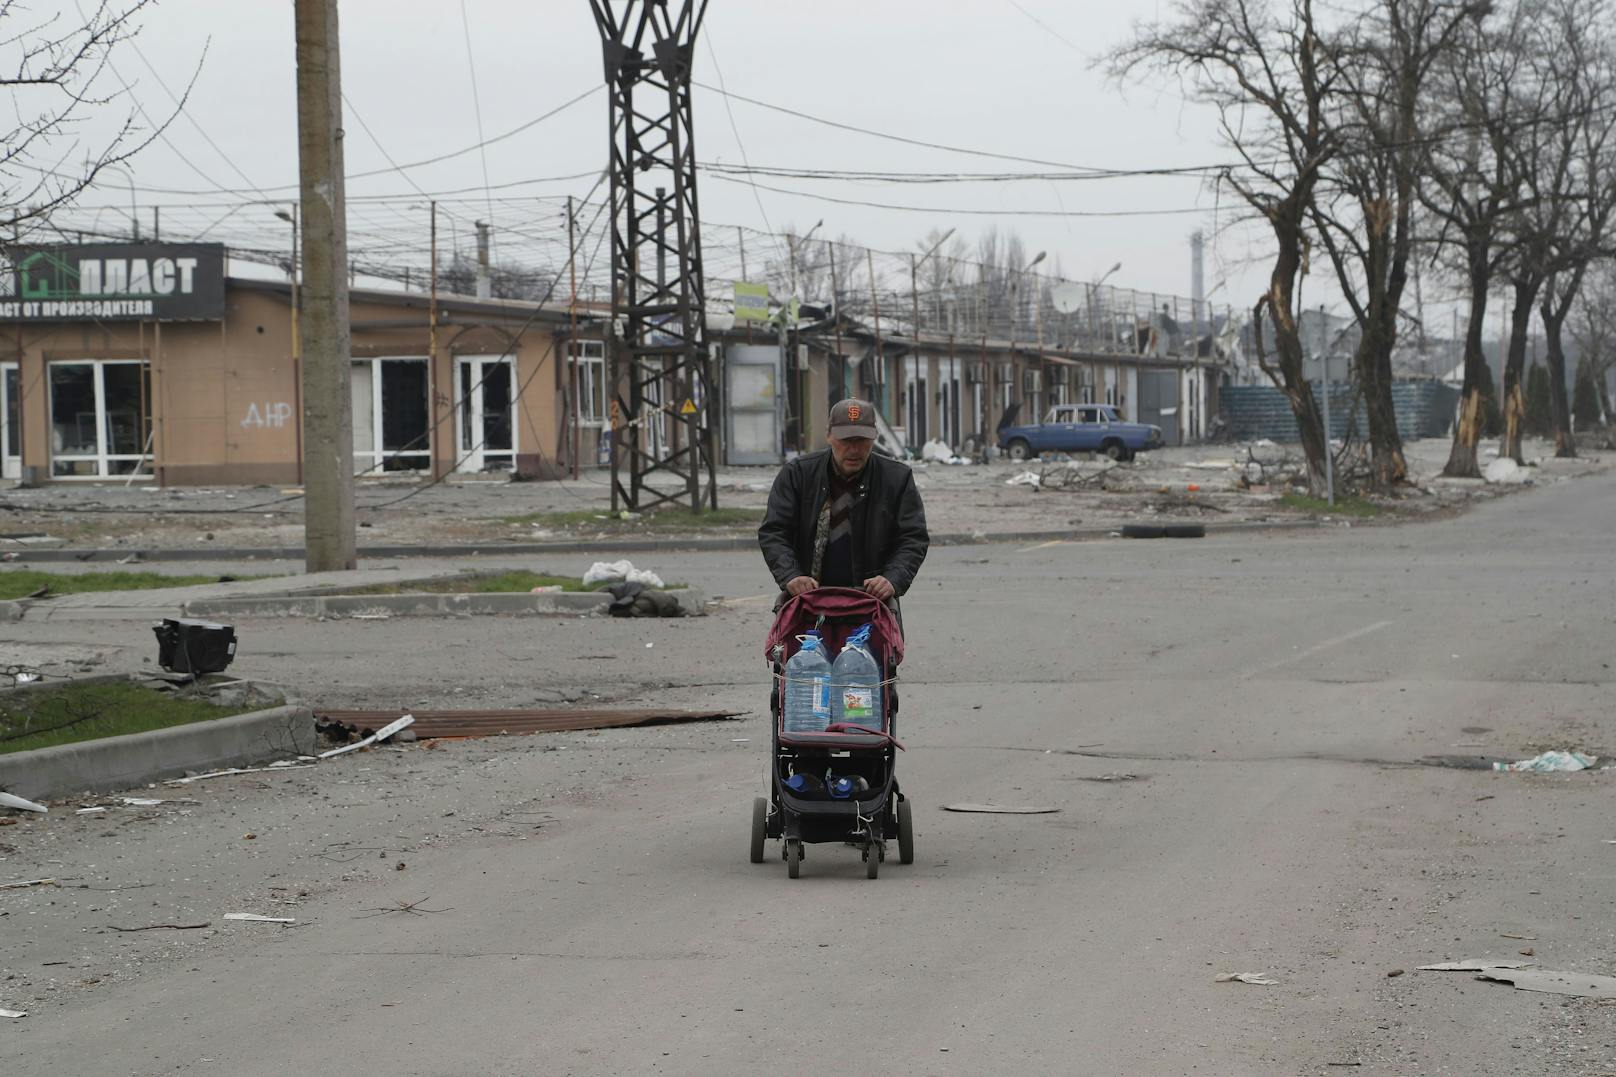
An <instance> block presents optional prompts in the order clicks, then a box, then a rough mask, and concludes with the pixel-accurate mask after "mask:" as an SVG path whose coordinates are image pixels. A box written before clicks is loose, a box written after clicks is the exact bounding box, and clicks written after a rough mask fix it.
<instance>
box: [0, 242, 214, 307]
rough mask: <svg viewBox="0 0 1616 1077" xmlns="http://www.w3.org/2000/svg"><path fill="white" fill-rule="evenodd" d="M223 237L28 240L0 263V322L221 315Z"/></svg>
mask: <svg viewBox="0 0 1616 1077" xmlns="http://www.w3.org/2000/svg"><path fill="white" fill-rule="evenodd" d="M223 318H224V245H223V244H222V243H86V244H79V245H74V246H63V247H25V248H15V249H13V250H11V251H9V252H8V253H7V255H6V257H5V258H4V260H3V262H0V321H23V322H89V321H95V322H109V321H165V322H169V321H173V322H179V321H220V320H222V319H223Z"/></svg>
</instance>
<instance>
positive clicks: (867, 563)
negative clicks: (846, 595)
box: [758, 400, 930, 608]
mask: <svg viewBox="0 0 1616 1077" xmlns="http://www.w3.org/2000/svg"><path fill="white" fill-rule="evenodd" d="M875 436H876V428H875V406H874V405H873V404H871V403H870V402H869V401H867V400H842V401H840V402H838V403H837V404H836V405H835V406H834V407H832V408H831V411H830V429H829V431H828V432H827V436H826V438H825V443H826V447H825V448H824V449H821V450H819V451H817V452H811V453H806V454H804V455H802V456H799V457H797V458H796V459H795V460H792V461H791V462H789V463H787V464H786V465H785V466H784V467H782V468H781V469H780V473H779V474H778V475H777V476H775V480H774V487H773V488H772V489H771V490H770V491H769V508H768V512H767V513H766V514H765V515H764V518H763V524H762V526H760V527H759V528H758V545H759V547H761V548H762V550H763V560H764V562H765V563H767V564H768V566H769V571H770V572H771V573H772V574H773V575H774V579H775V582H776V583H778V584H779V585H780V590H781V592H782V594H781V598H780V601H781V602H784V601H785V600H786V599H787V598H788V597H789V598H795V597H796V596H798V595H800V594H803V593H804V592H806V591H812V590H814V589H815V588H817V587H850V588H854V589H856V590H861V591H865V592H867V593H869V594H870V595H872V596H873V597H875V598H878V599H880V600H881V601H883V602H885V603H887V604H888V605H891V606H893V607H894V608H896V606H897V599H898V597H899V596H900V595H902V594H904V593H905V592H907V591H908V590H909V586H910V584H912V583H913V582H914V579H915V573H916V572H918V571H920V565H921V562H923V561H924V560H925V559H926V550H927V548H928V547H929V545H930V538H929V537H928V536H927V534H926V510H925V507H924V506H923V505H922V504H921V502H920V491H919V490H918V489H916V487H915V477H914V474H913V472H911V471H910V470H909V467H908V465H906V464H903V463H900V462H899V461H896V460H890V459H888V458H886V457H884V456H877V455H874V454H873V453H872V452H871V450H872V449H873V448H874V447H875Z"/></svg>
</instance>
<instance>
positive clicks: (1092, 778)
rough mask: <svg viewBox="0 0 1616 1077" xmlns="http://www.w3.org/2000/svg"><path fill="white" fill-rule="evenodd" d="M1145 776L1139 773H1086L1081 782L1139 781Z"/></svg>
mask: <svg viewBox="0 0 1616 1077" xmlns="http://www.w3.org/2000/svg"><path fill="white" fill-rule="evenodd" d="M1142 780H1143V777H1142V776H1141V775H1138V774H1132V773H1127V774H1086V775H1084V776H1083V777H1081V778H1079V779H1078V781H1080V782H1137V781H1142Z"/></svg>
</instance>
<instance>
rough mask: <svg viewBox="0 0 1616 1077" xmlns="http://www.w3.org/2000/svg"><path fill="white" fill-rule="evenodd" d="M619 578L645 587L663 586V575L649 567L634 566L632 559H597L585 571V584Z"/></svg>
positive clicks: (610, 581) (612, 580) (615, 580)
mask: <svg viewBox="0 0 1616 1077" xmlns="http://www.w3.org/2000/svg"><path fill="white" fill-rule="evenodd" d="M618 580H627V581H628V582H629V583H637V584H640V585H641V586H643V587H655V588H661V587H662V577H661V576H658V575H657V574H656V573H655V572H652V571H651V570H649V569H640V568H635V567H634V562H632V561H596V562H595V563H594V564H592V565H590V566H589V571H588V572H585V573H584V586H585V587H588V586H590V585H592V584H597V583H616V582H617V581H618Z"/></svg>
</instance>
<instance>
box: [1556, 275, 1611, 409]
mask: <svg viewBox="0 0 1616 1077" xmlns="http://www.w3.org/2000/svg"><path fill="white" fill-rule="evenodd" d="M1566 327H1567V329H1568V330H1569V331H1570V333H1571V339H1572V341H1573V342H1574V343H1575V344H1576V346H1577V370H1578V377H1586V378H1588V379H1589V380H1590V381H1592V382H1593V384H1594V389H1595V391H1596V392H1597V393H1598V394H1599V411H1600V414H1601V415H1603V416H1604V420H1605V422H1606V423H1610V422H1612V421H1616V410H1613V409H1612V407H1611V399H1610V376H1611V372H1612V371H1613V370H1616V261H1612V260H1610V259H1606V260H1604V261H1599V262H1594V263H1592V264H1590V266H1589V267H1588V272H1587V274H1586V275H1585V276H1584V278H1583V284H1582V289H1581V290H1580V291H1579V292H1578V293H1577V303H1576V307H1575V316H1574V317H1572V318H1570V319H1569V320H1568V322H1567V326H1566Z"/></svg>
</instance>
